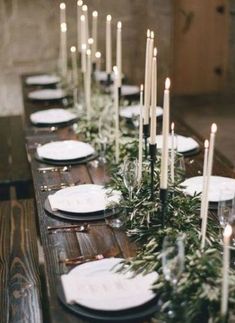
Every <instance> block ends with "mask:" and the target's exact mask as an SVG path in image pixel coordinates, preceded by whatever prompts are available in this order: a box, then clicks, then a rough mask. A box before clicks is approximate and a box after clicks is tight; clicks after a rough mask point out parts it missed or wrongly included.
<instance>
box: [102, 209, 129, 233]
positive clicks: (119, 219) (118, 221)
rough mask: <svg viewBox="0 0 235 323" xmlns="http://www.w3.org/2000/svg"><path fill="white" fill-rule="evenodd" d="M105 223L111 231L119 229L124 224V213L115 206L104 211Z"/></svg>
mask: <svg viewBox="0 0 235 323" xmlns="http://www.w3.org/2000/svg"><path fill="white" fill-rule="evenodd" d="M104 218H105V223H106V224H107V225H108V226H110V227H111V228H113V229H120V228H121V227H123V226H124V224H125V218H126V217H125V212H124V210H123V209H122V208H119V207H118V206H117V205H116V206H115V205H113V206H111V207H107V208H105V209H104Z"/></svg>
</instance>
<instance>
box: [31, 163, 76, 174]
mask: <svg viewBox="0 0 235 323" xmlns="http://www.w3.org/2000/svg"><path fill="white" fill-rule="evenodd" d="M37 170H38V172H39V173H43V174H45V173H47V172H51V173H56V172H59V173H66V172H69V171H70V170H71V165H68V166H63V167H38V169H37Z"/></svg>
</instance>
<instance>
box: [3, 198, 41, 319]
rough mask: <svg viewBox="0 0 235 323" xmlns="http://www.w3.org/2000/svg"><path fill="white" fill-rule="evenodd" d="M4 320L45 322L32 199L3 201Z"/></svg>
mask: <svg viewBox="0 0 235 323" xmlns="http://www.w3.org/2000/svg"><path fill="white" fill-rule="evenodd" d="M0 322H2V323H16V322H24V323H26V322H27V323H29V322H30V323H41V322H43V318H42V306H41V283H40V273H39V261H38V249H37V233H36V221H35V209H34V202H33V200H31V199H28V200H12V201H1V202H0Z"/></svg>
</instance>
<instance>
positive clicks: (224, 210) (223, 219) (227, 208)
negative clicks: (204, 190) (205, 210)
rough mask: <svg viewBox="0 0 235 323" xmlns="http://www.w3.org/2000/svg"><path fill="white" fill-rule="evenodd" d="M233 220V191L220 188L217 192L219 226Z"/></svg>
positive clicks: (224, 187)
mask: <svg viewBox="0 0 235 323" xmlns="http://www.w3.org/2000/svg"><path fill="white" fill-rule="evenodd" d="M233 218H234V191H233V190H231V189H230V188H227V187H226V186H223V187H221V189H220V192H219V203H218V219H219V223H220V226H221V227H222V228H225V226H226V225H227V224H228V223H230V222H232V221H233Z"/></svg>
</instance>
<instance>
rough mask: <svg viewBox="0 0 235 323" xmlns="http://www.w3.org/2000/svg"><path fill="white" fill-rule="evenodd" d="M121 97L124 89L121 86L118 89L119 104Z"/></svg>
mask: <svg viewBox="0 0 235 323" xmlns="http://www.w3.org/2000/svg"><path fill="white" fill-rule="evenodd" d="M121 95H122V88H121V86H119V87H118V98H119V102H120V100H121Z"/></svg>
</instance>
